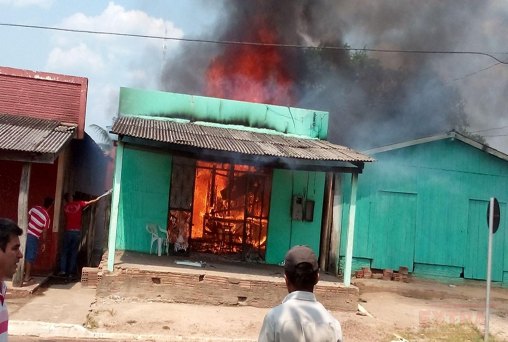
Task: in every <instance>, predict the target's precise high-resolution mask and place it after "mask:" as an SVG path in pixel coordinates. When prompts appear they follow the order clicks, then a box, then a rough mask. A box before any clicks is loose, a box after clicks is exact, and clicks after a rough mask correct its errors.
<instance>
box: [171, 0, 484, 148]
mask: <svg viewBox="0 0 508 342" xmlns="http://www.w3.org/2000/svg"><path fill="white" fill-rule="evenodd" d="M214 4H216V2H214ZM221 4H222V6H223V13H224V14H223V17H222V18H220V20H218V22H217V27H215V28H214V29H213V30H210V31H209V32H207V34H206V35H205V36H204V37H201V38H203V39H211V40H227V41H249V42H261V41H263V36H262V35H261V34H260V33H259V27H260V26H263V27H265V26H266V27H268V28H269V30H270V32H273V33H274V34H275V40H276V42H277V43H280V44H291V45H305V46H314V47H321V49H317V50H309V49H297V48H279V51H278V52H279V53H280V54H281V55H282V56H283V59H284V61H285V63H284V68H285V69H286V70H284V72H286V73H287V74H288V75H290V78H291V79H292V80H293V86H292V89H291V94H292V98H293V103H278V102H277V99H273V101H272V102H273V103H274V104H279V105H291V106H295V107H303V108H309V109H318V110H325V111H328V112H330V121H329V140H330V141H332V142H334V143H340V144H345V145H349V146H351V147H355V148H369V147H376V146H380V145H384V144H388V143H395V142H400V141H403V140H407V139H415V138H420V137H423V136H427V135H432V134H438V133H444V132H446V131H449V130H451V129H458V130H463V129H467V126H468V124H467V120H466V116H465V113H464V102H463V100H462V99H461V97H460V95H459V92H458V91H457V89H456V88H455V85H454V84H453V83H450V82H447V81H446V80H442V77H441V71H442V70H441V68H442V65H443V64H441V61H442V60H443V59H449V58H451V57H449V56H446V55H442V54H411V53H369V52H362V51H348V50H332V49H327V48H326V47H331V46H335V47H348V46H349V45H351V46H354V47H355V48H356V47H362V48H364V47H365V48H385V49H404V50H427V51H430V50H435V51H443V50H447V51H453V50H460V49H465V48H467V47H466V46H463V45H462V44H463V43H462V42H463V40H462V37H464V35H466V34H467V29H468V23H469V22H470V21H471V20H473V19H474V18H475V17H477V16H479V15H481V11H482V4H481V2H479V1H474V0H468V1H462V2H461V4H460V5H459V4H457V2H456V1H451V0H449V1H446V0H445V1H442V0H431V1H419V0H412V1H395V0H389V1H377V0H371V1H361V0H360V1H352V0H350V1H338V0H277V1H266V0H249V1H234V0H231V1H224V2H221ZM348 44H349V45H348ZM358 44H362V45H361V46H358ZM234 48H235V46H231V45H220V44H208V43H187V44H185V45H183V48H182V49H181V50H180V51H179V53H178V54H176V55H175V56H173V58H171V59H170V60H169V61H168V63H167V64H166V66H165V68H164V73H163V77H162V87H163V89H164V90H167V91H174V92H181V93H189V94H195V95H209V94H206V76H205V75H206V71H207V70H208V67H209V65H210V62H211V61H212V60H213V59H214V58H216V57H218V56H225V55H226V54H227V56H229V58H234V54H232V53H231V49H234ZM260 49H262V48H260ZM458 58H460V57H458ZM229 77H234V75H229ZM267 83H268V82H267ZM225 84H227V83H225Z"/></svg>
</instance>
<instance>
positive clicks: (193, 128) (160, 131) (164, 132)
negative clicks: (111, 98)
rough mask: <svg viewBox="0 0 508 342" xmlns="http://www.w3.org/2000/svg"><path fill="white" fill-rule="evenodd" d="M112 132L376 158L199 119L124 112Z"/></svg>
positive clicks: (268, 151) (276, 153)
mask: <svg viewBox="0 0 508 342" xmlns="http://www.w3.org/2000/svg"><path fill="white" fill-rule="evenodd" d="M111 132H112V133H115V134H118V135H124V136H130V137H134V138H141V139H148V140H153V141H158V142H163V143H171V144H177V145H185V146H191V147H197V148H205V149H212V150H219V151H228V152H236V153H243V154H250V155H259V156H273V157H281V158H297V159H305V160H315V161H319V160H325V161H340V162H351V163H354V162H371V161H373V159H372V158H371V157H369V156H367V155H365V154H362V153H359V152H356V151H354V150H352V149H350V148H348V147H345V146H340V145H335V144H332V143H330V142H328V141H325V140H317V139H305V138H299V137H294V136H288V135H278V134H267V133H258V132H253V131H243V130H238V129H232V128H224V127H213V126H205V125H200V124H196V123H181V122H175V121H167V120H158V119H147V118H140V117H132V116H121V117H119V118H118V119H117V120H116V122H115V123H114V125H113V127H112V129H111Z"/></svg>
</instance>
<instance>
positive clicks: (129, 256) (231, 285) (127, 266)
mask: <svg viewBox="0 0 508 342" xmlns="http://www.w3.org/2000/svg"><path fill="white" fill-rule="evenodd" d="M106 259H107V258H106V257H105V258H103V262H102V263H101V266H100V269H101V270H100V272H99V281H98V284H97V297H99V298H105V297H111V298H126V299H129V300H138V301H153V302H170V303H171V302H172V303H188V304H207V305H249V306H254V307H261V308H269V307H273V306H275V305H278V304H280V302H281V301H282V299H283V298H284V297H285V296H286V294H287V290H286V286H285V283H284V278H283V268H282V267H281V266H276V265H265V264H259V263H249V262H240V261H233V260H231V259H230V258H228V257H227V256H217V255H210V254H198V253H193V254H192V255H190V256H166V255H162V256H160V257H158V256H157V255H149V254H145V253H137V252H130V251H118V252H117V253H116V254H115V264H114V270H113V272H108V271H107V267H106ZM314 292H315V294H316V296H317V298H318V300H319V301H320V302H321V303H323V305H324V306H325V307H326V308H327V309H329V310H344V311H356V310H357V302H358V296H359V290H358V288H357V287H355V286H351V287H345V286H344V285H343V284H342V283H341V282H339V279H338V278H337V277H335V276H332V275H329V274H326V273H321V274H320V281H319V283H318V284H317V287H316V288H315V291H314Z"/></svg>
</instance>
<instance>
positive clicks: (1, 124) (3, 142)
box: [0, 114, 76, 154]
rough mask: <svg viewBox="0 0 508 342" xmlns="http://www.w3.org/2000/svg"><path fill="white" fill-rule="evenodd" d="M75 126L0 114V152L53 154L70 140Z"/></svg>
mask: <svg viewBox="0 0 508 342" xmlns="http://www.w3.org/2000/svg"><path fill="white" fill-rule="evenodd" d="M75 131H76V125H72V126H69V125H64V124H61V123H60V122H58V121H55V120H46V119H38V118H33V117H30V116H17V115H8V114H0V151H1V150H8V151H20V152H34V153H51V154H55V153H58V152H59V151H60V149H61V148H62V147H63V146H64V144H65V143H66V142H67V141H69V140H70V139H72V137H73V136H74V134H75Z"/></svg>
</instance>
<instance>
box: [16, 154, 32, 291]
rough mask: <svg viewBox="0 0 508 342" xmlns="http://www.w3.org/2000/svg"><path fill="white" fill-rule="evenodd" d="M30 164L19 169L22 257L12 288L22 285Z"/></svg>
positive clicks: (19, 222)
mask: <svg viewBox="0 0 508 342" xmlns="http://www.w3.org/2000/svg"><path fill="white" fill-rule="evenodd" d="M31 169H32V163H23V168H22V169H21V180H20V181H19V195H18V226H19V227H20V228H21V229H22V230H23V234H22V235H21V236H20V237H19V241H20V243H21V247H20V249H21V252H22V253H23V257H22V258H21V259H20V260H19V262H18V268H17V269H16V273H15V274H14V276H13V277H12V286H16V287H20V286H22V285H23V272H24V264H25V251H26V233H27V226H28V191H29V187H30V171H31Z"/></svg>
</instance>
